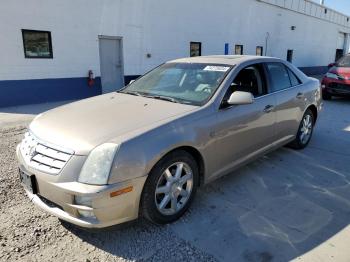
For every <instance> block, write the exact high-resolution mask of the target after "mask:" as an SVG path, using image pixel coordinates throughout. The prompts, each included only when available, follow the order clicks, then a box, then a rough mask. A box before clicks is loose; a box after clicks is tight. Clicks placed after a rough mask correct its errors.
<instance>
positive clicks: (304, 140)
mask: <svg viewBox="0 0 350 262" xmlns="http://www.w3.org/2000/svg"><path fill="white" fill-rule="evenodd" d="M314 126H315V117H314V114H313V113H312V111H311V110H310V109H307V110H306V112H305V114H304V116H303V118H302V120H301V123H300V125H299V128H298V133H297V135H296V137H295V139H294V141H293V142H291V143H290V144H289V146H290V147H291V148H293V149H297V150H300V149H304V148H305V147H306V146H307V145H308V144H309V142H310V140H311V137H312V134H313V131H314ZM305 128H307V131H306V130H305Z"/></svg>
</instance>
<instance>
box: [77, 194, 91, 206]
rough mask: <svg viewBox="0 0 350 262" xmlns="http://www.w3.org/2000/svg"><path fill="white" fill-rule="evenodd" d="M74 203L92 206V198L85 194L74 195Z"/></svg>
mask: <svg viewBox="0 0 350 262" xmlns="http://www.w3.org/2000/svg"><path fill="white" fill-rule="evenodd" d="M75 204H77V205H79V206H86V207H92V199H91V197H87V196H75Z"/></svg>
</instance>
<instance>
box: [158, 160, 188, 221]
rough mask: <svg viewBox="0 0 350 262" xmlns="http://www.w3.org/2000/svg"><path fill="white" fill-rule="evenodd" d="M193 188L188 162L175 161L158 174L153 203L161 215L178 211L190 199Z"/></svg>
mask: <svg viewBox="0 0 350 262" xmlns="http://www.w3.org/2000/svg"><path fill="white" fill-rule="evenodd" d="M192 189H193V173H192V170H191V168H190V166H189V165H188V164H186V163H185V162H177V163H174V164H172V165H171V166H169V167H168V168H167V169H165V170H164V172H163V173H162V175H161V176H160V178H159V180H158V183H157V186H156V191H155V203H156V207H157V209H158V211H159V212H160V213H161V214H163V215H174V214H176V213H178V212H179V211H180V210H181V209H182V208H183V207H184V206H185V205H186V203H187V202H188V200H189V199H190V196H191V193H192Z"/></svg>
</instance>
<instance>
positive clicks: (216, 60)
mask: <svg viewBox="0 0 350 262" xmlns="http://www.w3.org/2000/svg"><path fill="white" fill-rule="evenodd" d="M267 60H269V61H271V60H275V61H281V60H280V59H278V58H273V57H267V56H252V55H212V56H196V57H186V58H180V59H175V60H172V61H169V62H168V63H208V64H225V65H232V66H234V65H238V64H241V63H243V62H248V61H256V62H263V61H267Z"/></svg>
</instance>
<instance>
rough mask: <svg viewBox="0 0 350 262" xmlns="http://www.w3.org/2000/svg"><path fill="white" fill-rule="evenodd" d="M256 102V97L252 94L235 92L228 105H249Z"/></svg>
mask: <svg viewBox="0 0 350 262" xmlns="http://www.w3.org/2000/svg"><path fill="white" fill-rule="evenodd" d="M253 102H254V96H253V94H252V93H250V92H243V91H235V92H233V93H232V94H231V96H230V98H229V99H228V100H227V104H228V105H247V104H252V103H253Z"/></svg>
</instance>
